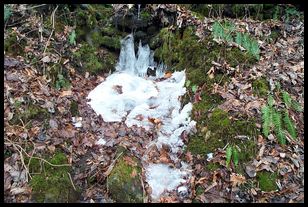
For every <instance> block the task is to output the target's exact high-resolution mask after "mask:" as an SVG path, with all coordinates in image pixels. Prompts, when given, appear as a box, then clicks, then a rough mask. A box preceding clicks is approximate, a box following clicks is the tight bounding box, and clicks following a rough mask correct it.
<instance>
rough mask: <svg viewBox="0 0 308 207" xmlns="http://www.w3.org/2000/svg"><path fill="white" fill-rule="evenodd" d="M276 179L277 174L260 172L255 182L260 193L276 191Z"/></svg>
mask: <svg viewBox="0 0 308 207" xmlns="http://www.w3.org/2000/svg"><path fill="white" fill-rule="evenodd" d="M277 178H278V174H277V172H274V173H272V172H267V171H260V172H258V173H257V180H258V182H259V187H260V189H261V190H262V191H267V192H268V191H275V190H278V186H277V184H276V180H277Z"/></svg>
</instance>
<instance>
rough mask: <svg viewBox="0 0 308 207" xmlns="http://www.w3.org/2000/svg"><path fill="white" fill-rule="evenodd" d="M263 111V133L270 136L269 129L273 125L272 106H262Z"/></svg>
mask: <svg viewBox="0 0 308 207" xmlns="http://www.w3.org/2000/svg"><path fill="white" fill-rule="evenodd" d="M261 112H262V121H263V124H262V132H263V134H264V135H265V136H266V137H268V134H269V131H270V127H271V116H272V115H271V108H270V107H269V106H268V105H266V106H264V107H262V109H261Z"/></svg>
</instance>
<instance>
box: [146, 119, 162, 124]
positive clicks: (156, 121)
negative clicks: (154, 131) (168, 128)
mask: <svg viewBox="0 0 308 207" xmlns="http://www.w3.org/2000/svg"><path fill="white" fill-rule="evenodd" d="M148 120H149V122H151V123H152V124H160V123H161V120H160V119H156V118H148Z"/></svg>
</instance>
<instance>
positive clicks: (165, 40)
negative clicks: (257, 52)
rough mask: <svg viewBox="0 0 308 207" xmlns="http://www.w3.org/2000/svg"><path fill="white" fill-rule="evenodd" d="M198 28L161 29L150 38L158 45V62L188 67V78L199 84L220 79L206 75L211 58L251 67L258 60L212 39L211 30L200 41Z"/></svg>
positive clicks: (221, 73) (156, 53)
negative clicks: (197, 34) (197, 33)
mask: <svg viewBox="0 0 308 207" xmlns="http://www.w3.org/2000/svg"><path fill="white" fill-rule="evenodd" d="M195 31H196V28H195V27H193V26H190V27H187V28H185V29H177V30H175V31H170V30H169V29H168V28H163V29H161V31H160V32H159V34H157V35H156V36H154V37H153V38H152V39H151V40H150V47H151V48H156V49H155V53H154V58H155V59H156V60H158V62H160V61H162V62H164V63H165V64H166V65H168V67H169V68H171V70H173V71H174V70H183V69H186V72H187V78H188V79H189V80H190V81H191V82H192V84H196V85H202V84H204V83H206V82H208V81H210V83H211V84H212V83H214V82H215V81H217V79H215V80H211V79H209V78H208V75H207V72H208V70H209V69H210V68H211V67H212V61H215V62H217V61H218V62H224V61H225V62H226V63H227V64H229V65H230V66H232V67H235V66H238V65H239V66H240V68H249V67H250V66H251V65H252V64H254V63H255V62H256V59H255V58H254V57H253V56H252V55H250V54H249V53H245V52H242V51H240V49H238V48H228V47H226V46H224V45H218V44H217V43H216V42H213V41H212V37H211V35H210V34H209V35H207V36H206V37H205V38H204V39H203V40H202V41H199V38H198V37H197V36H196V35H195ZM208 32H209V31H208ZM192 54H193V55H192ZM218 74H219V72H217V73H215V74H214V77H215V76H217V75H218ZM223 74H224V71H221V72H220V75H223Z"/></svg>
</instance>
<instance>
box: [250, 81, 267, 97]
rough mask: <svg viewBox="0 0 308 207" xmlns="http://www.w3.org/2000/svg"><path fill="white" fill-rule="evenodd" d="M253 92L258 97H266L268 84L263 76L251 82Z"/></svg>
mask: <svg viewBox="0 0 308 207" xmlns="http://www.w3.org/2000/svg"><path fill="white" fill-rule="evenodd" d="M252 88H253V93H254V94H255V95H257V96H260V97H266V96H267V95H268V91H269V84H268V82H267V80H266V79H265V78H259V79H257V80H255V81H253V83H252Z"/></svg>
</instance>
